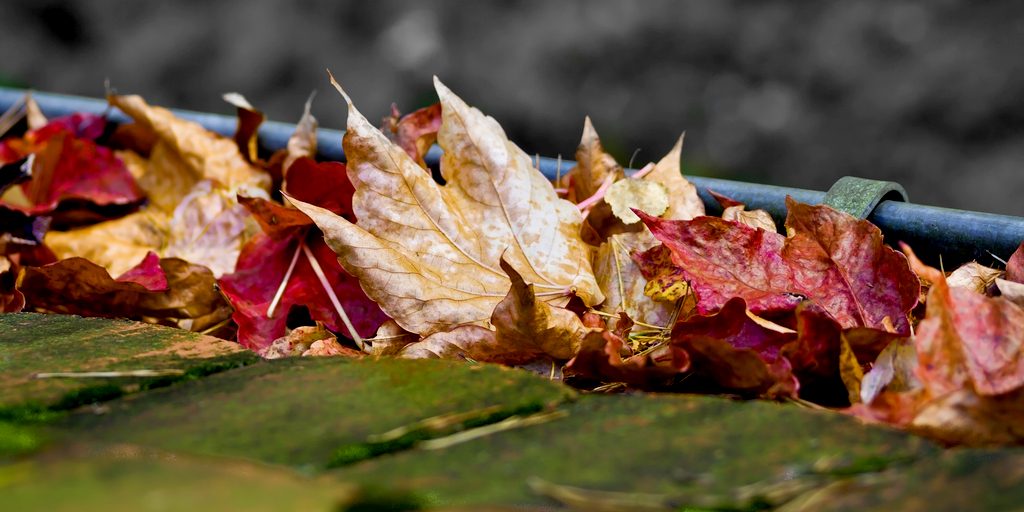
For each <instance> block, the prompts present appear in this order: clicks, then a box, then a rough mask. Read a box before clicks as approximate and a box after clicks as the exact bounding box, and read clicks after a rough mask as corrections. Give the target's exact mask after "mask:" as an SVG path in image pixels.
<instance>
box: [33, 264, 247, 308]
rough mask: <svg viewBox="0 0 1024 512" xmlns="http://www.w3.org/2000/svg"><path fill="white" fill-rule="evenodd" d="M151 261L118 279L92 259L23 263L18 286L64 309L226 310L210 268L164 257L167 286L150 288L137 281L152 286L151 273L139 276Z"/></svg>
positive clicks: (39, 302)
mask: <svg viewBox="0 0 1024 512" xmlns="http://www.w3.org/2000/svg"><path fill="white" fill-rule="evenodd" d="M151 264H152V259H151V258H148V259H147V260H146V261H144V262H143V263H142V264H141V265H142V266H143V267H145V268H144V269H137V270H135V271H131V272H130V273H129V274H128V275H127V277H125V276H122V277H123V280H115V279H114V278H112V277H110V274H109V273H107V271H106V269H104V268H103V267H100V266H99V265H96V264H94V263H92V262H90V261H89V260H86V259H84V258H68V259H65V260H61V261H58V262H57V263H54V264H52V265H47V266H45V267H23V268H22V270H21V273H20V275H19V276H18V283H17V286H18V289H19V290H21V291H22V293H24V294H25V297H26V300H27V301H28V303H29V304H30V305H31V306H33V307H38V308H44V309H46V310H49V311H54V312H58V313H63V314H75V315H83V316H103V317H125V318H139V317H142V316H147V317H153V318H158V319H195V318H199V317H203V316H205V315H209V314H211V313H216V312H218V311H222V310H225V306H226V304H225V303H224V299H223V297H222V296H221V294H220V292H218V291H217V289H216V287H215V286H214V285H215V284H216V281H215V279H214V278H213V274H212V273H211V272H210V270H209V269H207V268H205V267H201V266H199V265H193V264H191V263H188V262H186V261H184V260H180V259H177V258H167V259H161V260H160V261H159V263H158V265H159V267H160V270H162V271H163V273H164V279H165V282H166V286H165V287H164V288H162V289H151V288H149V287H147V285H144V284H140V282H138V281H143V282H146V283H147V284H149V285H150V286H152V285H153V282H154V281H155V279H153V278H152V277H147V278H146V279H142V278H141V277H142V275H144V274H149V273H152V272H153V269H151V268H148V267H150V266H151ZM228 311H229V310H228ZM226 317H227V315H224V318H226Z"/></svg>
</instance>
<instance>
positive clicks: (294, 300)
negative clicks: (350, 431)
mask: <svg viewBox="0 0 1024 512" xmlns="http://www.w3.org/2000/svg"><path fill="white" fill-rule="evenodd" d="M300 241H303V243H305V244H308V245H307V246H306V247H308V249H309V251H310V254H312V255H313V257H314V258H315V259H316V260H317V263H318V264H319V265H320V268H321V269H322V271H323V273H324V275H325V277H326V278H327V281H328V282H329V283H330V284H331V286H332V289H333V291H334V293H335V296H336V297H337V298H338V300H339V301H340V303H341V305H342V307H343V308H344V309H345V312H346V314H347V315H348V317H349V319H350V320H351V321H352V323H353V326H354V327H355V328H356V331H357V332H358V333H359V334H360V336H369V335H371V334H372V333H373V332H374V330H375V329H376V328H377V326H379V325H380V324H381V323H382V322H384V321H385V320H387V318H386V317H385V316H384V314H383V313H382V312H381V311H380V308H378V307H377V305H376V304H374V303H373V302H372V301H370V300H369V299H367V297H366V295H365V294H363V291H362V289H360V287H359V282H358V281H356V280H355V279H354V278H353V277H352V276H350V275H348V274H347V273H345V271H344V270H343V269H342V268H341V266H340V265H338V262H337V261H338V260H337V258H336V257H335V255H334V253H333V252H332V251H331V249H330V248H329V247H327V245H326V244H325V243H324V241H323V239H322V238H316V237H312V236H307V235H306V234H305V233H295V234H293V235H292V236H289V237H287V238H285V239H283V240H281V241H279V242H278V241H274V240H273V239H272V238H270V237H269V236H267V235H266V234H264V233H260V234H258V235H256V236H255V237H253V239H252V240H250V241H249V242H248V243H247V244H246V245H245V247H244V248H243V249H242V252H241V254H240V255H239V258H238V265H237V268H236V269H235V272H234V273H231V274H227V275H224V276H222V277H221V278H220V279H219V283H220V286H221V289H223V291H224V294H225V295H227V297H228V298H229V299H230V301H231V304H232V305H233V306H234V307H235V313H234V315H233V316H232V318H234V320H235V323H237V324H238V341H239V343H241V344H242V345H243V346H246V347H249V348H252V349H260V348H263V347H266V346H267V345H269V344H270V343H271V342H272V341H273V340H274V339H275V338H277V337H280V336H282V335H283V334H284V332H285V330H286V328H287V325H286V324H287V320H288V312H289V311H290V310H291V308H292V307H293V306H305V307H306V308H308V309H309V315H310V317H311V318H312V319H313V320H317V321H321V322H323V323H324V324H326V325H327V327H329V328H330V329H331V330H334V331H338V332H341V333H346V334H347V331H346V327H345V324H344V322H343V320H342V318H341V316H340V313H338V311H337V310H336V309H335V308H334V305H333V303H332V301H331V298H330V296H329V295H328V294H327V291H326V290H325V288H324V286H323V284H322V283H321V282H320V279H319V277H318V276H317V275H316V272H315V271H314V270H313V267H312V264H311V263H310V261H309V259H308V257H307V256H306V255H305V253H304V250H303V249H302V247H301V246H300V245H299V243H300ZM293 260H294V261H295V265H294V266H292V265H291V263H292V261H293ZM289 268H291V269H292V271H291V272H290V273H289V272H288V270H289ZM285 277H287V279H285ZM282 285H283V286H282ZM282 289H283V292H282V293H281V294H280V295H278V291H279V290H282ZM275 297H277V298H278V301H277V302H276V303H275V300H274V299H275ZM271 304H274V306H275V309H274V311H273V312H270V306H271ZM268 313H270V314H268Z"/></svg>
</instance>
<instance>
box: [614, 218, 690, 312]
mask: <svg viewBox="0 0 1024 512" xmlns="http://www.w3.org/2000/svg"><path fill="white" fill-rule="evenodd" d="M660 243H661V242H660V241H659V240H658V239H657V238H655V237H654V235H652V234H651V232H650V230H648V229H647V228H646V227H645V228H644V230H643V231H640V232H639V233H623V234H620V235H612V236H610V237H608V241H607V242H605V243H603V244H601V247H599V248H598V250H597V254H596V255H595V256H594V274H595V275H596V276H597V283H598V284H599V285H600V286H601V292H602V293H603V294H604V297H605V301H604V302H602V303H601V307H600V311H603V312H605V313H609V314H612V315H618V313H620V312H624V313H626V314H627V315H629V318H631V319H633V321H635V322H641V323H644V324H648V325H655V326H658V327H667V326H668V324H669V321H670V320H671V318H672V312H673V310H674V309H675V303H674V302H662V301H656V300H654V299H652V298H650V297H648V296H647V295H645V288H646V287H647V280H646V279H644V276H643V274H641V273H640V267H639V266H637V264H636V262H635V261H633V258H632V257H631V253H633V252H644V251H646V250H648V249H650V248H651V247H654V246H656V245H658V244H660ZM616 320H617V318H613V319H610V320H608V323H609V328H611V327H612V326H614V324H615V322H616Z"/></svg>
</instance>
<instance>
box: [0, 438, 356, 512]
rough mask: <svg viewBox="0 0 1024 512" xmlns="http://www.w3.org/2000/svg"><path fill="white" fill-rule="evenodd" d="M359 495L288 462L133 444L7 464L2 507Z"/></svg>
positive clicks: (267, 505)
mask: <svg viewBox="0 0 1024 512" xmlns="http://www.w3.org/2000/svg"><path fill="white" fill-rule="evenodd" d="M355 495H356V489H355V488H354V486H351V485H346V484H342V483H339V482H337V481H328V480H325V479H323V478H318V479H317V478H309V477H305V476H303V475H300V474H298V473H297V472H295V471H293V470H289V469H287V468H278V467H270V466H266V465H262V464H258V463H254V462H251V461H245V460H235V459H229V458H215V457H198V456H191V455H188V454H181V453H169V452H163V451H158V450H151V449H145V448H140V447H137V446H128V445H119V446H112V447H108V448H105V449H103V450H85V453H65V454H63V455H62V456H60V457H52V456H51V457H40V458H37V459H34V460H27V461H22V462H19V463H16V464H10V465H6V466H0V503H2V504H3V505H2V506H0V508H2V509H3V510H10V511H19V512H33V511H40V512H43V511H45V512H61V511H67V512H72V511H74V512H92V511H95V512H117V511H125V512H129V511H131V512H136V511H146V510H151V511H168V512H170V511H225V512H227V511H239V512H242V511H244V512H271V511H275V512H276V511H281V512H292V511H298V510H303V511H322V512H334V511H338V510H342V509H343V507H344V506H345V505H346V504H348V503H349V502H351V501H352V499H353V498H354V497H355Z"/></svg>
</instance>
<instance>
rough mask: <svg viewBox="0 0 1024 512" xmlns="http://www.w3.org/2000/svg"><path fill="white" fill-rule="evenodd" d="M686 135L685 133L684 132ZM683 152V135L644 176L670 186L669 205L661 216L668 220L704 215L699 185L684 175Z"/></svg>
mask: <svg viewBox="0 0 1024 512" xmlns="http://www.w3.org/2000/svg"><path fill="white" fill-rule="evenodd" d="M684 135H685V134H684ZM682 154H683V136H682V135H681V136H680V137H679V141H677V142H676V145H675V146H673V147H672V150H671V151H669V152H668V154H667V155H665V156H664V157H663V158H662V159H661V160H660V161H658V163H657V165H655V166H654V170H653V171H651V172H650V173H648V174H647V175H646V176H644V179H645V180H647V181H654V182H657V183H661V184H662V185H665V186H666V187H668V191H669V196H668V197H669V207H668V211H666V212H665V213H664V214H663V215H662V216H661V217H662V218H663V219H668V220H692V219H693V218H694V217H699V216H701V215H704V201H701V199H700V196H698V195H697V187H695V186H693V183H690V182H689V181H688V180H687V179H686V178H684V177H683V174H682V169H681V167H680V158H682Z"/></svg>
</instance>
